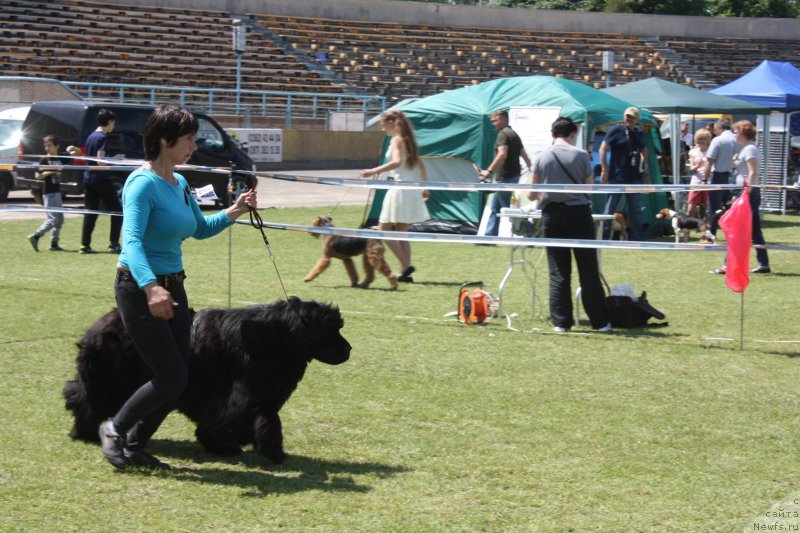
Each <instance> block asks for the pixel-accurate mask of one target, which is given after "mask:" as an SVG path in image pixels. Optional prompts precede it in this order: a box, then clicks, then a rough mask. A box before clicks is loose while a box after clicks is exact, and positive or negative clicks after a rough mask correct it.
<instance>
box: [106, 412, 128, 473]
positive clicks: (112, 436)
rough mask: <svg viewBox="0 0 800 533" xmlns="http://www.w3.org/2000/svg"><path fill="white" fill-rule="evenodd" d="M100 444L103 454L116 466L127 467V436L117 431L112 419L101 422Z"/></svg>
mask: <svg viewBox="0 0 800 533" xmlns="http://www.w3.org/2000/svg"><path fill="white" fill-rule="evenodd" d="M99 433H100V445H101V446H102V447H103V455H105V456H106V459H108V462H109V463H111V464H112V465H113V466H114V467H115V468H120V469H122V468H125V467H126V466H128V461H127V460H126V459H125V437H123V436H121V435H120V434H119V433H117V429H116V428H115V427H114V423H113V422H112V421H111V419H108V420H106V421H105V422H103V423H102V424H100V432H99Z"/></svg>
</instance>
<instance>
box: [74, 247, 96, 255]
mask: <svg viewBox="0 0 800 533" xmlns="http://www.w3.org/2000/svg"><path fill="white" fill-rule="evenodd" d="M78 253H79V254H93V253H94V250H92V247H91V246H81V247H80V249H78Z"/></svg>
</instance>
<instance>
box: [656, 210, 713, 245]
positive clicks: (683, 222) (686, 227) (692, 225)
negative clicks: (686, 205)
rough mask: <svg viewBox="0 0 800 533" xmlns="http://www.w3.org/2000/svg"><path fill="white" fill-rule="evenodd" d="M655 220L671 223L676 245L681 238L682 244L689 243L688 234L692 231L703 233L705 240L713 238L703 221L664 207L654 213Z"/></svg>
mask: <svg viewBox="0 0 800 533" xmlns="http://www.w3.org/2000/svg"><path fill="white" fill-rule="evenodd" d="M656 218H657V219H658V220H670V221H671V222H670V223H671V225H672V229H673V231H674V232H675V242H676V243H678V242H680V240H681V237H683V241H684V242H689V234H690V233H691V232H692V230H694V231H699V232H701V233H703V235H704V236H705V237H706V239H713V236H711V233H710V232H709V231H708V224H706V222H705V221H704V220H703V219H700V218H694V217H690V216H689V215H687V214H686V213H683V212H679V211H673V210H672V209H668V208H666V207H665V208H664V209H662V210H661V211H659V212H658V213H656Z"/></svg>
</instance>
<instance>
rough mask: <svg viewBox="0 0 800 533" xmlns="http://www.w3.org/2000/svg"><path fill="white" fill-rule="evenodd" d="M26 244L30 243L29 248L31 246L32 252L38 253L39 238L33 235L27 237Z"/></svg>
mask: <svg viewBox="0 0 800 533" xmlns="http://www.w3.org/2000/svg"><path fill="white" fill-rule="evenodd" d="M28 242H30V243H31V246H33V249H34V251H36V252H38V251H39V237H37V236H36V234H35V233H33V234H31V235H28Z"/></svg>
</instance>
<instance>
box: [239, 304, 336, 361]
mask: <svg viewBox="0 0 800 533" xmlns="http://www.w3.org/2000/svg"><path fill="white" fill-rule="evenodd" d="M261 309H262V310H263V313H259V314H258V315H259V316H253V317H247V319H246V320H244V321H243V322H242V325H241V332H242V340H243V341H244V343H245V345H246V346H270V345H273V346H274V343H275V342H276V340H277V339H278V338H280V339H281V340H280V341H279V342H280V344H281V346H282V347H283V349H285V350H286V351H287V352H292V353H293V354H296V355H297V356H299V357H302V358H303V359H305V360H306V361H307V362H310V361H311V360H312V359H316V360H318V361H322V362H323V363H327V364H329V365H338V364H341V363H344V362H345V361H347V360H348V359H349V358H350V350H351V346H350V343H349V342H347V339H345V338H344V337H343V336H342V334H341V329H342V327H343V326H344V320H342V316H341V314H340V313H339V308H338V307H335V306H332V305H330V304H324V303H319V302H315V301H313V300H312V301H304V300H301V299H300V298H297V297H295V296H293V297H291V298H289V300H288V301H287V300H283V301H278V302H275V303H272V304H269V305H267V306H263V307H261Z"/></svg>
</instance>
